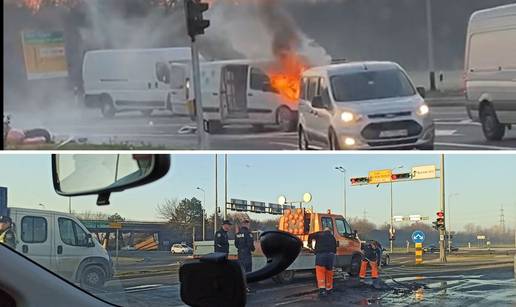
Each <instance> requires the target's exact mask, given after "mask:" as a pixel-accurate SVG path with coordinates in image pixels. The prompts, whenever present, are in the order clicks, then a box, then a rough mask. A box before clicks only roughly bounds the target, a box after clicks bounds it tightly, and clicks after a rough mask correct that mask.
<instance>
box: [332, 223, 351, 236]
mask: <svg viewBox="0 0 516 307" xmlns="http://www.w3.org/2000/svg"><path fill="white" fill-rule="evenodd" d="M335 223H336V224H337V232H338V233H339V234H340V235H341V236H344V235H346V234H349V232H348V231H347V229H346V224H345V223H344V220H341V219H338V220H335Z"/></svg>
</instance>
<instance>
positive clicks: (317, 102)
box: [312, 96, 324, 109]
mask: <svg viewBox="0 0 516 307" xmlns="http://www.w3.org/2000/svg"><path fill="white" fill-rule="evenodd" d="M312 107H314V108H316V109H324V103H323V100H322V97H321V96H314V98H312Z"/></svg>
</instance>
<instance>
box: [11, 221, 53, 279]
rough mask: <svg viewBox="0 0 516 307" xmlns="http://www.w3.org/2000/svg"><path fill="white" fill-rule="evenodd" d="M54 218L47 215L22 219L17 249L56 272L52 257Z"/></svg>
mask: <svg viewBox="0 0 516 307" xmlns="http://www.w3.org/2000/svg"><path fill="white" fill-rule="evenodd" d="M52 219H53V216H52V215H51V214H47V213H38V215H37V216H35V215H24V216H22V217H21V219H20V227H19V232H18V235H19V239H18V240H19V243H18V244H17V247H16V249H17V250H18V251H20V252H21V253H22V254H24V255H25V256H27V257H29V258H31V259H32V260H34V261H36V262H37V263H39V264H41V265H42V266H44V267H46V268H48V269H50V270H52V271H53V270H54V268H55V259H54V258H53V257H52V248H53V237H52V232H51V231H50V230H51V229H52V227H51V226H52V222H53V221H52Z"/></svg>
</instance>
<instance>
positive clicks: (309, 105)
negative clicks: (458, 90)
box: [298, 62, 435, 150]
mask: <svg viewBox="0 0 516 307" xmlns="http://www.w3.org/2000/svg"><path fill="white" fill-rule="evenodd" d="M418 92H419V93H418ZM424 95H425V93H424V88H417V90H416V88H415V86H414V85H413V84H412V82H411V80H410V79H409V77H408V75H407V73H406V72H405V71H404V70H403V69H402V68H401V67H400V66H399V65H398V64H396V63H392V62H353V63H344V64H335V65H329V66H321V67H315V68H312V69H309V70H307V71H305V72H304V74H303V76H302V79H301V95H300V102H299V126H298V137H299V148H300V149H302V150H303V149H309V148H310V146H311V145H315V144H317V145H322V146H324V147H326V148H329V149H331V150H337V149H392V148H418V149H428V150H432V149H433V148H434V137H435V129H434V124H433V121H432V119H431V118H430V109H429V107H428V106H427V105H426V104H425V101H424V99H423V97H424Z"/></svg>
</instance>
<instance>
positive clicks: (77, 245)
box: [55, 216, 94, 280]
mask: <svg viewBox="0 0 516 307" xmlns="http://www.w3.org/2000/svg"><path fill="white" fill-rule="evenodd" d="M55 229H56V240H55V241H56V253H57V261H56V262H57V271H58V272H59V274H61V275H63V276H64V277H65V278H68V279H70V280H72V279H73V277H74V276H75V272H76V271H77V269H78V267H79V264H80V263H81V261H82V260H83V259H84V258H86V257H87V256H88V254H90V253H92V252H94V251H91V252H90V250H94V248H90V247H88V236H87V232H86V231H84V229H83V228H82V227H81V226H80V225H79V224H78V223H77V222H76V221H74V220H73V219H71V218H69V217H64V216H56V219H55Z"/></svg>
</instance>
